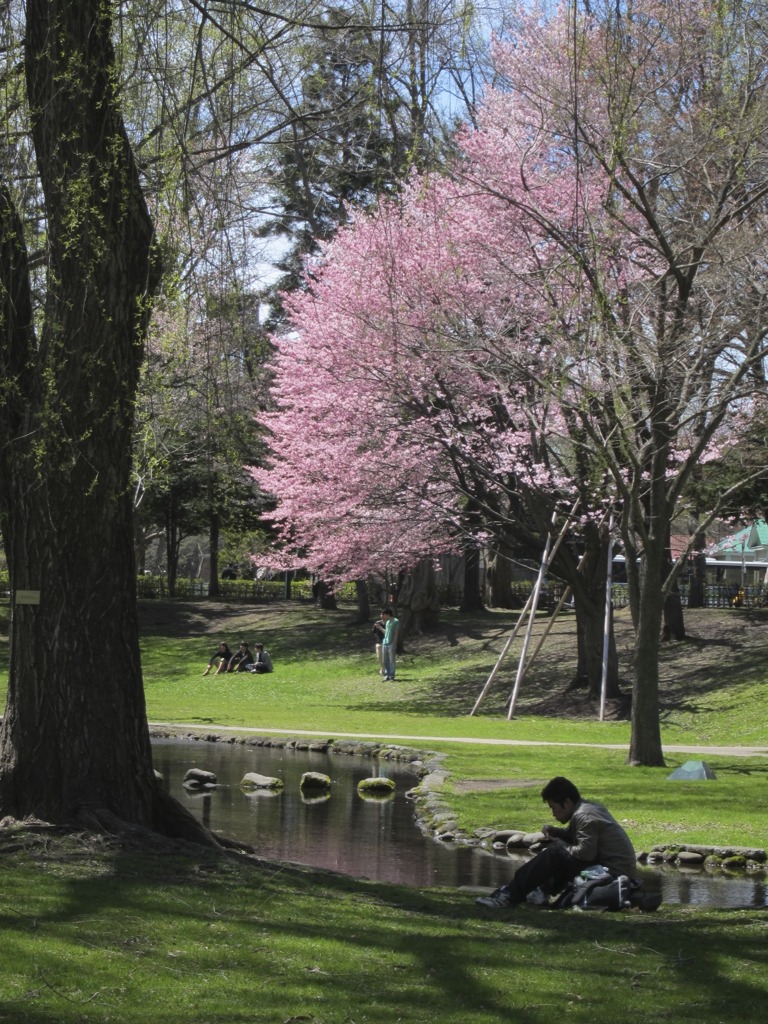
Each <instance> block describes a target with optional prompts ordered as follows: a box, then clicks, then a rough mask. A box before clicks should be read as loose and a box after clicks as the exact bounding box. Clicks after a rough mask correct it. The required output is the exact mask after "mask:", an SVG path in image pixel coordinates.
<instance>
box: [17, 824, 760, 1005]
mask: <svg viewBox="0 0 768 1024" xmlns="http://www.w3.org/2000/svg"><path fill="white" fill-rule="evenodd" d="M5 846H6V847H7V846H8V840H7V839H6V840H5ZM1 849H2V848H1V847H0V850H1ZM3 864H4V867H3V872H2V876H0V894H1V895H2V901H3V911H2V915H3V934H4V943H3V972H2V981H0V1019H3V1020H8V1021H13V1022H14V1024H44V1022H45V1024H53V1022H56V1024H106V1022H121V1024H147V1022H153V1024H154V1022H163V1024H214V1022H222V1024H224V1022H227V1024H230V1022H246V1021H249V1022H251V1021H253V1022H256V1021H260V1022H261V1021H263V1022H275V1024H285V1022H288V1021H291V1022H294V1021H296V1022H297V1021H310V1022H323V1024H349V1022H375V1024H396V1022H409V1024H421V1022H423V1024H428V1022H430V1024H431V1022H433V1021H435V1020H441V1021H445V1022H447V1024H467V1022H469V1024H496V1022H498V1021H500V1020H519V1021H523V1022H525V1024H545V1022H548V1021H551V1020H552V1019H553V1017H555V1018H557V1019H566V1020H572V1021H575V1022H585V1024H596V1022H597V1024H603V1022H605V1024H609V1022H610V1024H613V1022H615V1020H616V1019H617V1016H620V1017H623V1018H625V1019H633V1020H637V1021H642V1022H644V1024H652V1022H668V1021H674V1022H676V1024H683V1022H691V1024H701V1022H707V1024H715V1022H727V1024H737V1022H738V1024H757V1022H758V1021H762V1020H763V1019H764V1018H763V1013H764V1006H765V997H766V978H765V969H764V962H765V939H766V921H765V915H764V914H761V913H757V912H735V911H726V912H714V911H708V912H707V911H700V910H693V909H691V908H680V907H676V908H674V909H671V908H663V909H662V910H661V911H660V912H658V913H657V914H655V915H638V914H616V915H610V914H605V915H600V914H598V915H590V914H578V913H555V912H546V911H540V910H535V909H533V908H528V907H524V908H521V909H520V910H518V911H517V912H515V913H514V914H509V915H506V916H504V917H502V918H500V919H493V920H487V919H485V918H482V917H480V916H479V915H478V914H477V912H476V911H475V908H474V906H473V903H472V900H471V899H468V898H467V897H466V896H460V895H457V894H455V893H452V892H448V891H445V890H424V891H418V890H412V889H405V888H399V887H394V886H384V885H376V884H371V883H366V882H360V881H355V880H352V879H345V878H342V877H338V876H333V875H324V874H320V873H314V872H302V871H297V870H294V869H284V868H282V869H281V868H280V867H279V866H274V867H263V866H262V867H253V866H250V865H244V864H242V863H238V862H233V861H232V860H231V859H227V858H217V857H215V856H214V855H212V854H209V853H205V852H201V851H198V852H197V853H193V854H191V855H188V856H169V855H165V856H155V857H153V856H149V855H147V854H142V853H138V852H131V851H127V850H124V849H120V848H118V847H116V846H110V844H109V843H104V844H103V848H102V849H101V850H100V851H98V852H96V851H94V850H93V849H89V848H87V847H86V846H85V844H84V843H78V841H77V840H76V839H71V840H69V841H60V842H59V843H51V842H50V841H49V839H47V838H42V839H41V840H40V842H39V843H38V845H37V847H36V848H32V849H30V848H27V849H25V850H23V851H19V850H16V852H6V853H5V854H4V856H3Z"/></svg>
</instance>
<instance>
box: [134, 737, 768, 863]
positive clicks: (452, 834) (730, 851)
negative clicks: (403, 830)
mask: <svg viewBox="0 0 768 1024" xmlns="http://www.w3.org/2000/svg"><path fill="white" fill-rule="evenodd" d="M150 734H151V737H152V739H173V740H179V741H190V742H200V743H228V744H231V745H233V746H234V745H237V746H247V747H267V748H271V749H273V750H296V751H300V752H310V753H321V754H337V755H347V756H356V757H366V758H370V759H371V760H377V759H378V760H383V761H396V762H400V763H401V764H404V765H405V766H407V767H408V768H409V769H410V770H412V771H413V772H414V774H415V775H416V776H418V778H419V781H418V782H417V784H416V785H415V786H414V787H413V788H412V789H410V790H409V791H408V793H407V794H406V797H407V799H409V800H411V801H412V803H413V806H414V817H415V821H416V824H417V826H418V827H419V829H420V830H421V832H422V833H423V834H424V835H425V836H427V837H429V838H431V839H433V840H434V841H436V842H440V843H455V844H458V845H464V846H476V847H480V848H483V849H486V850H489V851H493V852H494V853H499V854H501V853H503V852H505V851H506V852H507V853H510V854H517V855H525V854H526V853H535V852H536V850H537V849H539V846H540V844H541V842H542V840H543V838H544V836H543V834H542V833H541V832H538V831H536V832H534V831H526V830H525V829H521V828H518V829H515V828H507V829H497V828H494V827H491V826H489V827H483V828H478V829H475V831H474V832H473V833H472V834H471V835H470V834H468V833H466V832H463V831H462V830H461V829H460V828H459V826H458V823H457V821H456V817H455V812H454V811H453V810H452V809H451V807H450V805H449V803H448V801H447V800H446V798H445V796H444V792H443V791H444V788H445V784H446V783H447V782H448V781H449V779H450V775H451V773H450V772H449V771H448V770H447V768H446V767H445V764H444V762H445V759H446V757H447V755H446V754H439V753H436V752H435V751H431V750H420V749H418V748H415V747H408V746H402V745H400V744H395V743H376V742H371V741H358V740H335V739H327V740H318V739H308V738H306V737H295V738H294V737H286V736H278V737H275V736H238V735H237V734H232V735H222V734H220V733H215V732H190V731H181V730H172V729H156V728H155V729H151V730H150ZM637 859H638V863H640V864H648V865H659V864H663V865H666V866H672V867H678V868H685V869H687V870H691V869H700V870H702V871H706V872H712V873H715V872H716V873H725V874H729V875H731V874H749V875H755V874H761V873H762V874H766V872H768V855H767V854H766V851H765V850H764V849H759V848H755V847H746V846H707V845H703V844H700V843H656V844H654V845H653V846H651V847H650V849H648V850H641V851H640V852H639V853H638V856H637Z"/></svg>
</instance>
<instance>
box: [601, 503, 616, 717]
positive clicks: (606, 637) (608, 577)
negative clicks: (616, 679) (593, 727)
mask: <svg viewBox="0 0 768 1024" xmlns="http://www.w3.org/2000/svg"><path fill="white" fill-rule="evenodd" d="M612 533H613V516H611V521H610V525H609V526H608V566H607V569H606V574H605V617H604V619H603V665H602V673H601V676H600V721H601V722H602V721H604V720H605V698H606V693H607V690H608V655H609V654H610V649H611V603H612V602H611V597H612V593H611V591H612V588H613V540H612V538H611V534H612Z"/></svg>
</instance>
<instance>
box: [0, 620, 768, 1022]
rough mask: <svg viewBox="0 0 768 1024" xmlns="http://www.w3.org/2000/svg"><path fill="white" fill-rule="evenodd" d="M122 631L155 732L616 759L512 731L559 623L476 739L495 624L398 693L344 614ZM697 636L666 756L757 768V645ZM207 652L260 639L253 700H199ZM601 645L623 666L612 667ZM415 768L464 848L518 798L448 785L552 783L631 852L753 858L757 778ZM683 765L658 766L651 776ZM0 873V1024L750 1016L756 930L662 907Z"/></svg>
mask: <svg viewBox="0 0 768 1024" xmlns="http://www.w3.org/2000/svg"><path fill="white" fill-rule="evenodd" d="M143 614H144V616H145V625H144V639H143V647H144V665H145V673H146V691H147V701H148V707H149V712H150V717H151V718H152V719H154V720H175V721H186V722H196V723H198V724H199V725H201V726H204V725H206V724H208V723H211V722H218V723H231V724H239V725H248V726H260V725H261V726H263V727H274V728H278V727H281V728H294V729H300V728H307V729H319V730H325V731H327V732H328V734H329V735H334V734H336V733H338V732H343V731H350V732H351V731H360V732H366V733H379V732H380V733H388V734H405V735H433V736H475V737H478V738H479V737H496V738H502V739H508V738H517V739H540V738H543V739H547V740H550V741H554V742H563V741H566V740H570V741H575V742H582V743H583V742H590V741H593V742H594V741H598V742H624V741H625V740H626V737H627V732H628V730H627V726H626V724H624V723H618V722H610V723H604V724H600V723H595V722H592V721H587V722H583V721H578V720H576V719H574V718H571V719H565V720H561V719H555V718H552V717H550V716H549V715H548V714H543V713H539V714H533V710H534V709H533V707H532V704H533V701H534V700H540V701H541V702H542V706H541V707H540V708H539V710H540V711H541V710H542V708H545V707H547V706H551V704H552V699H551V698H552V696H553V695H552V693H550V691H555V693H554V695H555V696H556V695H557V694H556V691H557V690H558V688H559V689H560V690H562V688H563V684H564V683H565V682H566V681H567V678H568V675H569V672H570V662H569V660H568V659H569V657H571V654H570V653H569V650H570V647H571V646H572V643H571V640H570V638H569V637H568V635H567V629H566V627H567V623H566V622H563V623H562V626H559V627H557V629H558V632H557V634H556V635H555V636H553V637H552V642H551V644H549V654H548V656H545V657H544V658H543V659H542V662H541V666H540V669H539V671H538V673H537V675H535V676H532V677H531V680H530V681H529V682H528V683H526V684H525V687H526V702H525V703H524V704H523V705H522V706H521V709H520V710H521V715H520V717H519V718H518V719H517V720H516V721H514V722H511V723H509V722H507V721H506V719H505V718H504V716H503V699H504V697H505V696H506V694H507V693H508V692H509V686H510V678H509V671H507V672H506V673H505V677H504V679H503V680H502V681H501V682H500V685H499V687H498V695H497V694H494V695H492V696H491V697H490V698H489V700H488V702H487V706H486V705H484V707H483V709H482V710H483V714H482V715H481V716H477V717H473V718H468V717H467V711H468V710H469V708H470V707H471V705H472V703H473V702H474V700H475V698H476V696H477V693H478V692H479V689H480V686H481V685H482V682H483V681H484V679H485V678H486V676H487V673H488V671H489V669H490V667H491V666H492V664H493V663H494V661H495V658H496V653H497V651H498V649H499V647H500V645H501V643H502V642H503V639H504V633H505V630H506V628H507V626H508V621H509V616H503V615H488V616H482V617H478V618H477V619H476V620H473V621H472V622H470V623H468V624H464V623H462V622H461V620H459V619H458V618H456V617H453V616H449V617H448V619H447V623H446V629H445V631H444V632H443V633H442V634H440V636H439V637H432V638H427V639H425V640H424V641H422V642H420V643H418V644H416V643H414V644H413V648H412V651H411V652H409V654H408V655H406V657H405V658H404V659H402V662H401V668H400V672H399V675H400V678H399V680H398V681H397V683H396V684H395V685H394V686H392V685H386V686H385V684H383V683H381V682H380V681H379V679H378V678H377V677H376V675H375V673H374V671H373V670H372V656H371V654H370V653H369V650H368V647H369V636H368V634H367V632H366V631H365V630H364V629H363V630H361V629H360V628H359V627H355V628H350V627H347V626H346V622H347V620H348V618H349V612H348V611H346V612H340V613H337V614H336V615H330V616H327V615H320V614H319V613H317V612H315V611H314V610H311V609H307V608H298V609H289V610H285V609H271V608H266V607H265V608H259V609H256V610H250V611H248V610H243V609H227V608H216V607H212V606H205V605H202V606H192V605H189V606H185V607H180V608H172V607H169V606H159V605H156V606H152V607H150V608H146V607H145V608H144V609H143ZM717 618H718V621H720V620H721V619H722V616H718V617H717ZM714 622H715V617H714V614H711V615H710V616H709V619H708V620H707V618H706V616H705V617H704V619H702V623H701V625H700V626H697V629H698V634H694V636H695V638H694V640H692V641H691V643H690V644H688V645H680V646H677V647H675V648H670V649H669V651H668V652H666V653H665V662H666V664H665V672H666V676H665V680H666V681H665V689H664V701H665V711H664V717H665V728H664V732H665V739H666V741H667V742H673V741H681V742H690V743H693V742H697V741H698V742H707V743H733V742H754V743H762V744H765V743H766V731H765V714H764V709H765V697H766V683H765V678H764V673H763V668H762V661H763V660H764V650H765V640H766V637H768V630H767V629H766V621H765V620H764V619H763V618H761V617H757V618H755V617H749V618H746V617H742V616H734V617H733V618H729V619H728V620H726V621H725V623H724V627H723V630H721V631H718V630H717V629H715V628H714ZM689 623H690V619H689ZM690 628H691V631H692V632H694V630H693V626H692V625H691V626H690ZM223 630H224V631H225V632H223V633H222V631H223ZM736 634H739V635H738V636H736ZM219 635H226V637H227V639H229V640H230V641H232V640H237V639H239V637H240V636H241V635H246V636H247V638H248V639H251V640H255V639H257V638H260V639H264V640H265V641H266V642H267V644H268V646H269V648H270V649H271V651H272V653H273V655H275V658H276V664H277V671H276V672H275V674H274V675H273V676H270V677H267V678H266V679H264V678H260V679H256V678H254V677H250V676H249V677H247V678H244V677H238V676H228V677H226V678H221V677H220V678H218V679H215V678H211V677H207V678H205V679H203V678H201V672H202V669H203V667H204V665H205V662H206V661H207V659H208V657H209V654H210V651H211V650H212V649H213V647H214V646H215V641H216V640H218V638H219ZM735 640H739V641H740V643H738V644H737V643H735ZM620 646H621V650H622V658H623V663H624V665H625V666H626V664H627V649H628V647H627V642H626V641H625V640H624V639H622V640H621V643H620ZM3 656H4V652H3V649H2V639H0V658H2V657H3ZM534 693H535V694H536V697H535V698H534V697H533V694H534ZM430 746H432V747H434V748H437V747H440V748H442V749H445V750H446V751H447V752H448V753H449V766H450V768H451V769H452V771H453V773H454V774H453V780H452V785H453V787H454V788H455V790H456V793H455V795H454V796H453V797H452V800H453V801H454V803H455V806H456V807H457V808H458V810H459V814H460V817H461V820H462V823H463V824H464V825H465V826H466V827H468V828H469V827H474V826H475V825H477V824H489V823H491V824H493V823H496V824H517V823H520V824H523V823H525V824H528V825H533V824H538V823H540V821H541V820H542V806H541V802H540V800H539V798H538V796H537V790H536V788H535V787H533V788H519V787H515V786H513V785H510V786H509V787H507V788H506V789H501V790H493V791H491V792H485V791H483V792H475V791H473V790H472V784H471V782H468V780H473V779H474V780H478V779H479V780H489V779H501V780H509V782H510V783H513V782H518V781H520V780H525V781H531V780H534V781H536V780H541V779H546V778H547V777H549V776H550V775H552V774H556V773H560V772H563V773H567V774H570V775H572V776H573V777H574V778H575V779H576V780H577V781H578V782H579V783H580V784H581V785H582V788H583V789H584V790H585V791H589V792H590V793H592V794H594V795H596V796H599V797H601V798H604V799H605V800H606V802H607V803H608V804H609V806H611V807H612V809H614V810H615V811H616V812H617V813H618V814H619V816H620V817H625V818H626V819H628V827H629V828H630V831H631V832H632V834H633V838H635V840H636V842H638V843H641V842H642V841H643V840H644V837H646V836H647V837H652V836H655V837H656V838H659V830H660V829H663V830H664V831H665V832H667V833H669V834H675V835H677V836H679V837H680V838H688V839H692V838H696V837H700V838H719V839H720V841H737V840H741V839H743V840H744V841H750V842H751V841H753V840H754V841H758V840H760V839H762V842H761V843H760V845H765V842H766V837H765V825H764V822H765V816H764V812H763V807H764V803H765V801H764V789H765V785H764V780H765V774H766V772H767V771H768V759H766V758H758V759H750V760H747V761H744V760H737V759H735V758H720V759H709V760H711V761H712V762H713V763H715V764H716V767H717V769H718V774H719V778H718V780H717V781H716V782H714V783H705V784H700V785H695V784H687V785H680V786H677V785H675V784H672V783H666V782H665V777H666V774H668V771H669V770H670V769H669V768H667V769H664V770H661V769H630V768H627V767H626V766H624V765H623V763H622V762H623V754H622V753H621V752H616V751H610V750H608V751H606V750H595V749H592V750H590V749H588V748H571V747H557V746H548V747H541V748H539V747H508V746H504V747H494V746H485V747H483V746H479V745H475V746H471V745H470V746H467V745H464V744H457V743H447V744H445V743H439V744H438V743H433V744H430ZM683 759H684V758H683V756H682V755H680V756H670V758H669V763H670V767H671V766H672V765H673V764H676V763H679V762H680V761H681V760H683ZM467 786H469V791H468V792H467V791H466V789H467ZM0 857H1V858H2V871H1V872H0V905H1V906H2V908H3V909H2V911H0V913H2V918H3V934H4V946H3V949H4V965H3V972H2V980H0V1020H2V1019H7V1020H9V1021H10V1020H12V1021H14V1022H17V1024H86V1022H88V1024H91V1022H93V1024H102V1022H103V1024H106V1022H108V1021H110V1022H111V1021H117V1022H123V1024H134V1022H135V1024H144V1022H147V1021H150V1020H151V1021H153V1022H168V1024H171V1022H173V1024H176V1022H178V1024H181V1022H185V1024H214V1022H219V1021H221V1022H223V1021H227V1022H244V1021H269V1022H272V1021H274V1022H284V1021H289V1020H290V1021H294V1020H307V1021H317V1022H326V1024H330V1022H334V1024H336V1022H338V1024H347V1022H350V1021H354V1022H359V1021H371V1022H376V1024H389V1022H392V1024H395V1022H397V1021H407V1022H413V1024H418V1022H422V1021H424V1022H426V1021H433V1020H435V1019H443V1020H445V1021H447V1022H449V1024H454V1022H455V1024H459V1022H462V1024H464V1022H469V1024H486V1022H488V1024H490V1022H492V1021H494V1022H495V1021H498V1020H500V1019H507V1018H509V1019H515V1020H518V1021H520V1022H521V1024H545V1022H548V1021H550V1020H551V1019H552V1016H553V1015H557V1016H558V1017H559V1016H563V1017H566V1018H567V1019H569V1020H573V1021H577V1022H581V1021H583V1022H585V1024H586V1022H590V1024H603V1022H605V1024H609V1022H611V1024H613V1022H614V1021H615V1020H616V1017H617V1015H620V1016H627V1017H633V1018H634V1019H637V1020H640V1021H643V1022H644V1024H646V1022H648V1024H651V1022H657V1021H658V1022H661V1021H674V1022H688V1021H690V1022H692V1024H693V1022H697V1024H698V1022H704V1024H714V1022H724V1024H737V1022H739V1024H753V1022H754V1024H757V1022H758V1021H761V1020H762V1019H763V1016H764V1006H765V998H766V990H768V981H766V975H765V971H764V950H765V940H766V936H767V934H768V928H767V926H766V915H765V912H733V911H728V912H720V911H703V910H697V909H693V908H684V907H675V908H663V909H662V911H661V912H660V913H659V914H657V915H650V916H636V915H616V916H613V915H597V916H591V915H579V914H547V913H542V912H537V911H535V910H532V909H528V908H523V909H521V910H520V911H518V912H517V913H516V914H515V915H514V916H512V917H511V918H508V919H507V920H490V921H486V920H484V919H481V918H478V916H477V915H476V913H475V910H474V907H473V905H472V901H471V899H469V898H468V897H466V896H457V895H456V894H455V893H452V892H440V891H431V890H430V891H425V892H418V891H412V890H404V889H400V888H395V887H389V886H380V885H373V884H370V883H365V882H358V881H355V880H346V879H340V878H335V877H333V876H326V875H317V874H313V873H308V872H297V871H294V870H291V869H285V868H282V869H281V868H279V867H268V868H265V867H260V868H258V867H254V866H252V865H246V864H242V863H240V862H237V861H232V860H230V859H227V858H225V859H216V858H213V857H211V856H209V855H207V854H202V855H201V854H199V853H196V854H193V855H192V856H184V857H182V856H171V855H168V854H164V855H158V856H152V855H151V854H147V853H136V852H131V851H129V850H125V849H120V848H117V847H114V846H112V845H111V844H109V843H101V844H99V843H97V844H94V843H91V842H87V841H86V840H85V838H83V837H75V838H72V839H69V840H61V839H58V840H55V841H54V840H53V839H51V838H49V837H43V838H42V839H41V840H40V841H39V842H35V843H34V844H32V845H31V846H30V840H29V837H25V836H23V835H16V834H14V833H13V832H8V831H5V832H3V831H2V830H0Z"/></svg>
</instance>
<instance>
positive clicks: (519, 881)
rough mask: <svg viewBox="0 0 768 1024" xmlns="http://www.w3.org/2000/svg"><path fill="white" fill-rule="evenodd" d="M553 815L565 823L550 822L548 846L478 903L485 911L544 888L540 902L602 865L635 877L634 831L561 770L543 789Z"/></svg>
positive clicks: (546, 834) (512, 903)
mask: <svg viewBox="0 0 768 1024" xmlns="http://www.w3.org/2000/svg"><path fill="white" fill-rule="evenodd" d="M541 798H542V800H544V802H545V803H547V804H549V807H550V810H551V811H552V814H553V816H554V817H555V818H556V819H557V821H559V822H560V824H561V825H565V826H566V827H565V828H557V826H555V825H545V826H544V827H543V829H542V832H543V833H544V838H545V840H546V841H547V843H548V845H547V846H545V847H544V849H543V850H541V851H540V852H539V853H537V854H536V856H535V857H533V859H532V860H530V861H528V863H527V864H524V865H523V866H522V867H521V868H518V870H517V871H516V872H515V874H514V876H513V877H512V879H511V880H510V881H509V882H507V883H506V885H502V886H501V888H499V889H497V890H496V891H495V892H494V893H491V895H490V896H481V897H480V898H479V899H478V900H477V901H476V902H477V905H478V906H479V907H483V908H484V909H485V910H501V909H504V908H505V907H513V906H515V905H516V904H518V903H523V902H524V901H525V899H526V897H527V896H528V894H529V893H532V892H533V891H534V890H536V889H540V890H541V891H542V898H541V902H544V901H546V897H547V896H550V895H554V894H556V893H559V892H560V891H561V890H562V889H564V888H565V886H566V885H567V884H568V882H570V881H571V880H572V879H574V878H577V877H578V876H579V875H580V874H581V872H582V871H583V870H584V869H585V868H589V867H594V866H595V865H597V864H600V865H602V866H603V867H605V868H608V870H609V871H610V873H611V874H612V875H615V876H616V877H618V876H619V875H627V876H628V877H629V878H635V876H636V874H637V857H636V855H635V851H634V849H633V847H632V843H631V841H630V839H629V836H628V835H627V833H626V832H625V831H624V829H623V828H622V827H621V825H620V824H619V823H618V821H616V819H615V818H614V817H613V816H612V815H611V814H610V813H609V812H608V811H607V810H606V808H605V807H603V805H602V804H597V803H593V802H592V801H589V800H582V798H581V794H580V793H579V791H578V789H577V788H576V786H574V784H573V783H572V782H571V781H570V780H569V779H565V778H563V777H562V776H561V775H559V776H557V778H554V779H551V780H550V781H549V782H548V783H547V784H546V786H545V787H544V789H543V790H542V791H541Z"/></svg>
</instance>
